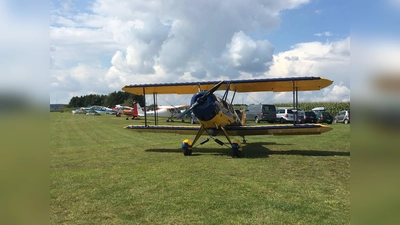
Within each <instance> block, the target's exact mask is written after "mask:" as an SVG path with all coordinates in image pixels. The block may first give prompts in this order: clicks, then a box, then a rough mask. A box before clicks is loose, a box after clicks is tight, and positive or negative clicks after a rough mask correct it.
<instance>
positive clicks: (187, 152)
mask: <svg viewBox="0 0 400 225" xmlns="http://www.w3.org/2000/svg"><path fill="white" fill-rule="evenodd" d="M183 155H184V156H190V155H192V150H190V149H183Z"/></svg>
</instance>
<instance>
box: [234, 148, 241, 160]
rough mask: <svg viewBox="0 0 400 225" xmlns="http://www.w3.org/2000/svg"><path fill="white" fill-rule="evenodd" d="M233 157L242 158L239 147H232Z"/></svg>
mask: <svg viewBox="0 0 400 225" xmlns="http://www.w3.org/2000/svg"><path fill="white" fill-rule="evenodd" d="M232 158H240V151H239V150H238V149H235V148H232Z"/></svg>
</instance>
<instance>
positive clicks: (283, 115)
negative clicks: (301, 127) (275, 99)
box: [276, 108, 304, 123]
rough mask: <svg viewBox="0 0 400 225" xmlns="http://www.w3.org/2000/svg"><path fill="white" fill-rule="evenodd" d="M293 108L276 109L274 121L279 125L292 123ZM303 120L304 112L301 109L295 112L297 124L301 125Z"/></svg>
mask: <svg viewBox="0 0 400 225" xmlns="http://www.w3.org/2000/svg"><path fill="white" fill-rule="evenodd" d="M294 111H295V109H294V108H277V109H276V121H278V122H279V123H293V121H294V115H295V114H294ZM303 120H304V111H302V110H301V109H298V110H297V123H302V121H303Z"/></svg>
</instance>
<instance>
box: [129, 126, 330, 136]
mask: <svg viewBox="0 0 400 225" xmlns="http://www.w3.org/2000/svg"><path fill="white" fill-rule="evenodd" d="M125 128H126V129H130V130H132V131H136V132H153V133H176V134H193V135H195V134H197V132H198V130H199V129H200V127H196V126H135V125H129V126H126V127H125ZM225 129H226V131H227V133H228V134H229V135H233V136H248V135H308V134H321V133H324V132H328V131H330V130H332V128H331V127H328V126H325V125H322V124H296V125H277V126H273V125H271V126H226V127H225ZM217 134H221V135H222V134H223V133H222V131H220V130H218V131H217ZM203 135H207V133H206V132H204V134H203Z"/></svg>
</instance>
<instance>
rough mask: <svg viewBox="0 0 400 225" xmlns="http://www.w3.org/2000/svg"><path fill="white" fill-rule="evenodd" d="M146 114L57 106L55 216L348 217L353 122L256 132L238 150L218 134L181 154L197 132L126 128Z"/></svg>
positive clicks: (72, 219) (126, 220)
mask: <svg viewBox="0 0 400 225" xmlns="http://www.w3.org/2000/svg"><path fill="white" fill-rule="evenodd" d="M163 121H164V120H163ZM143 123H144V121H143V120H135V121H133V120H125V117H115V116H111V115H101V116H85V115H72V114H71V113H67V112H66V113H50V154H51V162H50V223H51V224H350V124H349V125H345V124H332V125H331V126H332V127H333V130H332V131H330V132H328V133H324V134H322V135H305V136H248V137H246V139H247V144H244V145H243V153H242V156H243V157H242V158H232V157H231V156H230V154H231V150H230V149H228V148H227V147H226V146H219V145H218V144H216V143H215V142H213V141H210V142H208V143H206V144H204V145H199V146H198V147H196V148H195V149H194V151H193V155H192V156H188V157H185V156H183V154H182V152H181V142H182V140H183V139H186V138H189V139H191V140H193V138H194V137H193V136H191V135H189V136H188V135H175V134H153V133H137V132H133V131H130V130H127V129H123V127H124V126H126V125H129V124H143ZM160 123H162V124H170V125H190V124H189V123H182V122H174V123H166V122H160ZM253 125H254V124H253ZM206 137H207V136H203V137H202V138H201V139H200V140H203V139H204V138H206ZM237 138H238V139H239V140H241V139H240V137H237ZM219 139H220V140H222V141H224V142H225V141H226V140H225V138H224V137H219Z"/></svg>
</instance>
